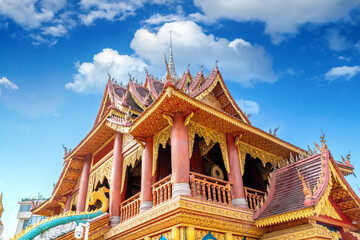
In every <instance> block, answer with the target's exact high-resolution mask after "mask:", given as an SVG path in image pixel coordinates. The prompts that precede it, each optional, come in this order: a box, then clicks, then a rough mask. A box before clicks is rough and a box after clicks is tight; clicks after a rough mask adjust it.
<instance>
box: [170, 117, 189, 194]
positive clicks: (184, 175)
mask: <svg viewBox="0 0 360 240" xmlns="http://www.w3.org/2000/svg"><path fill="white" fill-rule="evenodd" d="M171 166H172V179H173V184H174V186H173V192H172V194H173V196H172V197H176V196H178V195H187V196H190V195H191V191H190V186H189V174H190V159H189V133H188V128H187V127H186V126H185V117H184V115H183V113H182V112H177V113H175V115H174V123H173V126H172V129H171Z"/></svg>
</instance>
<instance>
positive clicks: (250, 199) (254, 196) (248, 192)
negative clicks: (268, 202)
mask: <svg viewBox="0 0 360 240" xmlns="http://www.w3.org/2000/svg"><path fill="white" fill-rule="evenodd" d="M244 191H245V197H246V201H247V203H248V206H249V208H250V209H255V207H256V206H257V205H258V204H259V203H260V201H261V199H263V198H264V196H265V192H262V191H259V190H256V189H252V188H248V187H244Z"/></svg>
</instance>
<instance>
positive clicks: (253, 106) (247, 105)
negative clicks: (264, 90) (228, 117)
mask: <svg viewBox="0 0 360 240" xmlns="http://www.w3.org/2000/svg"><path fill="white" fill-rule="evenodd" d="M236 103H237V104H238V105H239V107H240V109H241V110H242V111H243V112H245V113H246V114H252V115H256V114H258V113H259V111H260V107H259V104H258V103H257V102H254V101H251V100H245V99H242V98H240V99H237V100H236Z"/></svg>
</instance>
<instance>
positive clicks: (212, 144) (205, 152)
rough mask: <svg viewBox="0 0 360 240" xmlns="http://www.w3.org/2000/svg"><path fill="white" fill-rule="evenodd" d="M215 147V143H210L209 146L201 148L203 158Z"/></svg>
mask: <svg viewBox="0 0 360 240" xmlns="http://www.w3.org/2000/svg"><path fill="white" fill-rule="evenodd" d="M214 146H215V143H214V142H210V144H209V145H206V144H204V145H203V146H200V153H201V156H205V155H206V154H207V153H208V152H209V151H210V150H211V149H212V148H213V147H214Z"/></svg>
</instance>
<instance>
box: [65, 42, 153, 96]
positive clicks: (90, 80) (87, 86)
mask: <svg viewBox="0 0 360 240" xmlns="http://www.w3.org/2000/svg"><path fill="white" fill-rule="evenodd" d="M145 67H147V64H146V63H145V62H144V61H142V60H141V59H139V58H136V57H132V56H128V55H119V53H118V52H117V51H116V50H113V49H110V48H105V49H103V50H102V51H101V52H100V53H98V54H96V55H95V56H94V58H93V62H84V63H81V64H80V63H77V64H76V69H77V73H76V74H75V75H74V82H69V83H67V84H66V85H65V87H66V88H67V89H71V90H74V91H75V92H79V93H80V92H102V91H103V90H104V86H105V83H106V82H107V80H108V77H107V73H109V74H111V77H114V78H115V79H116V80H117V81H118V82H123V83H127V81H128V79H129V77H128V73H131V74H132V75H133V76H135V77H137V78H138V79H139V80H143V79H144V78H145V74H144V68H145Z"/></svg>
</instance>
